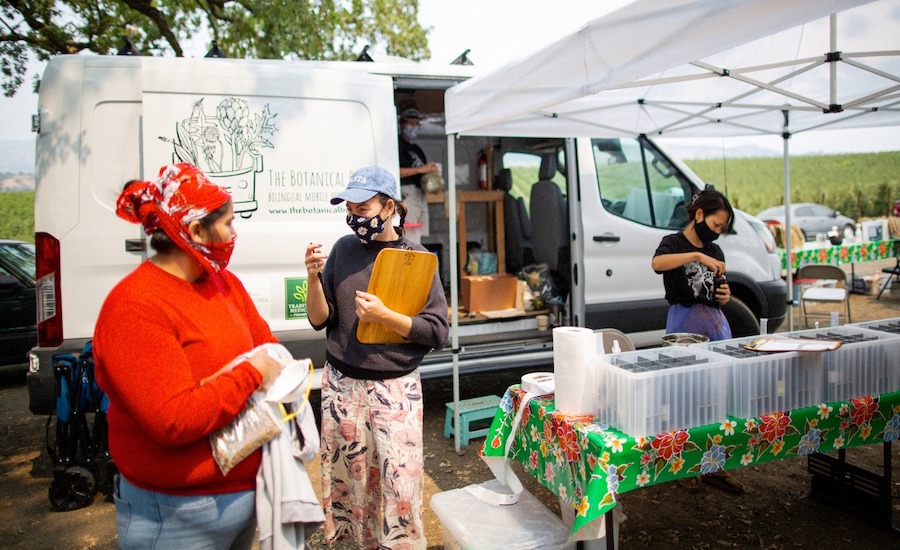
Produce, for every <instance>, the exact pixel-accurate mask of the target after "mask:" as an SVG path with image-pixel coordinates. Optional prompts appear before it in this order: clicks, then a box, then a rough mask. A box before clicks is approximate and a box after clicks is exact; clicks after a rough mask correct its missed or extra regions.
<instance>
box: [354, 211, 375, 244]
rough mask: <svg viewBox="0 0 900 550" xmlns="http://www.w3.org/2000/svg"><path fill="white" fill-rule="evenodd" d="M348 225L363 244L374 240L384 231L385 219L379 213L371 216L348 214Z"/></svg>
mask: <svg viewBox="0 0 900 550" xmlns="http://www.w3.org/2000/svg"><path fill="white" fill-rule="evenodd" d="M347 225H349V226H350V229H352V230H353V233H355V234H356V236H357V237H358V238H359V242H361V243H363V244H370V243H372V242H374V241H375V238H376V237H378V235H381V233H382V232H383V231H384V220H382V219H381V216H379V215H378V214H375V215H374V216H372V217H371V218H365V217H363V216H355V215H353V214H347Z"/></svg>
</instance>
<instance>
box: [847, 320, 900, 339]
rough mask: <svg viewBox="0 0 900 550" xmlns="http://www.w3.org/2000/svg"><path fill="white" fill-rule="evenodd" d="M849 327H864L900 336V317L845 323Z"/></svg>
mask: <svg viewBox="0 0 900 550" xmlns="http://www.w3.org/2000/svg"><path fill="white" fill-rule="evenodd" d="M845 326H848V327H862V328H867V329H869V330H877V331H879V332H887V333H889V334H896V335H898V336H900V317H894V318H893V319H882V320H880V321H866V322H864V323H850V324H848V325H845Z"/></svg>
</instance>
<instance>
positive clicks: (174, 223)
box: [116, 162, 234, 273]
mask: <svg viewBox="0 0 900 550" xmlns="http://www.w3.org/2000/svg"><path fill="white" fill-rule="evenodd" d="M230 199H231V195H229V194H228V192H227V191H226V190H225V189H224V188H223V187H220V186H219V185H216V184H215V183H213V182H211V181H210V180H209V178H207V177H206V174H204V173H203V172H201V171H200V169H198V168H197V167H196V166H194V165H192V164H188V163H186V162H182V163H178V164H169V165H167V166H163V167H162V168H160V169H159V178H157V180H156V181H155V182H150V181H133V182H131V183H129V184H128V185H127V186H126V187H125V190H124V191H122V194H121V195H119V199H118V201H116V215H117V216H119V217H120V218H122V219H123V220H126V221H129V222H131V223H139V224H141V225H143V226H144V232H145V233H146V234H147V235H152V234H153V232H154V231H158V230H162V231H164V232H165V234H166V235H168V237H169V238H170V239H172V241H173V242H174V243H175V244H176V245H177V246H178V247H179V248H181V249H182V250H184V251H185V252H187V253H188V254H190V255H191V256H192V257H193V258H194V259H196V260H197V261H198V262H200V265H202V266H203V267H204V269H206V270H207V271H209V272H210V273H214V272H217V271H220V270H221V269H223V268H224V267H225V265H224V264H223V262H221V261H217V260H216V259H214V258H212V257H210V256H211V250H210V248H209V246H207V245H204V244H197V243H195V242H194V241H193V240H191V237H190V235H189V234H188V225H189V224H190V223H191V222H192V221H194V220H201V219H203V218H204V217H206V216H207V215H208V214H210V213H211V212H214V211H215V210H216V209H218V208H219V207H220V206H222V205H223V204H225V203H226V202H228V201H229V200H230ZM231 246H234V245H233V243H232V245H231ZM225 263H227V262H225Z"/></svg>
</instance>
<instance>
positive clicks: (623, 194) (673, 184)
mask: <svg viewBox="0 0 900 550" xmlns="http://www.w3.org/2000/svg"><path fill="white" fill-rule="evenodd" d="M592 149H593V152H594V165H595V166H596V169H597V182H598V184H599V186H600V197H601V201H602V203H603V207H604V208H605V209H606V210H607V211H608V212H610V213H612V214H614V215H616V216H620V217H622V218H625V219H628V220H631V221H633V222H637V223H640V224H643V225H648V226H651V227H659V228H663V229H682V228H684V226H685V225H686V224H687V210H686V208H685V197H689V196H690V194H691V189H692V188H691V185H690V182H689V181H688V180H687V178H685V177H684V175H683V174H681V172H679V171H678V169H677V168H676V167H675V166H673V165H672V163H671V162H669V160H668V159H667V158H666V157H664V156H663V155H662V153H660V152H659V151H658V150H656V149H655V148H654V147H653V146H652V144H650V143H649V142H647V141H644V140H640V139H594V140H592Z"/></svg>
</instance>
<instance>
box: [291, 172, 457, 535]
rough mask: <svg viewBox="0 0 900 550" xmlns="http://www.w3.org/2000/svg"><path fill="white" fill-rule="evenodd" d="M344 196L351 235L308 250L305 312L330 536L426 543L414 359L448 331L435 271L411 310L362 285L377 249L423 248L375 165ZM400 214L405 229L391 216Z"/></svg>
mask: <svg viewBox="0 0 900 550" xmlns="http://www.w3.org/2000/svg"><path fill="white" fill-rule="evenodd" d="M342 202H346V203H347V225H348V226H350V229H351V231H352V234H350V235H346V236H344V237H342V238H340V239H339V240H338V241H337V242H336V243H335V244H334V247H333V248H332V250H331V254H330V255H328V256H327V261H326V256H325V254H324V253H323V252H322V251H321V247H322V245H321V244H319V243H311V244H310V245H309V246H308V247H307V249H306V269H307V271H308V273H309V288H308V290H307V315H308V317H309V322H310V324H312V326H313V328H314V329H316V330H321V329H323V328H324V329H326V351H325V365H324V369H323V370H324V372H323V374H322V390H321V398H322V429H321V433H322V498H323V501H324V507H325V539H326V541H328V543H329V544H330V543H332V542H334V541H336V540H338V539H351V540H352V541H353V542H354V543H355V544H356V545H357V547H358V548H408V549H424V548H426V546H427V545H426V541H425V530H424V524H423V521H422V519H423V518H422V514H423V489H424V487H423V483H424V471H425V463H424V456H423V455H424V449H423V441H422V419H423V401H422V397H423V396H422V383H421V380H420V378H419V370H418V366H419V364H420V363H421V361H422V358H423V357H424V356H425V354H427V353H428V352H429V351H431V350H432V349H435V348H440V347H442V346H443V345H444V344H445V343H446V341H447V337H448V334H449V331H450V327H449V324H448V322H447V299H446V297H445V296H444V290H443V286H442V285H441V281H440V278H439V277H438V274H437V273H435V275H434V277H433V279H432V280H431V283H430V288H429V292H428V298H427V300H426V303H425V306H424V308H423V309H422V310H421V311H420V312H419V313H418V314H416V315H413V316H407V315H403V314H401V313H398V312H396V311H393V310H391V309H389V308H388V307H386V306H385V304H384V303H383V302H382V301H381V299H379V297H378V296H375V295H374V294H369V293H368V292H366V290H367V289H368V284H369V278H370V277H371V275H372V271H373V268H374V265H375V258H376V257H377V256H378V253H379V252H381V251H382V250H385V249H388V248H399V249H407V250H419V251H424V250H425V248H424V247H423V246H422V245H420V244H417V243H414V242H412V241H410V240H409V239H407V238H406V237H405V236H404V235H403V229H402V227H403V220H404V217H405V215H406V207H405V205H404V204H403V203H402V202H401V200H400V195H399V193H398V190H397V180H396V179H395V178H394V176H393V175H392V174H391V173H390V172H388V171H387V170H385V169H384V168H380V167H377V166H370V167H366V168H362V169H360V170H357V171H356V172H355V173H354V174H353V175H352V176H351V177H350V181H349V182H348V183H347V187H346V188H345V189H344V190H343V191H341V192H340V193H339V194H338V195H337V196H335V197H334V198H333V199H331V203H332V204H340V203H342ZM395 214H397V215H399V217H400V226H399V227H394V226H393V225H392V224H391V219H392V218H393V217H394V215H395ZM360 321H365V322H375V323H381V324H382V325H384V326H385V327H387V328H389V329H390V330H392V331H394V332H396V333H398V334H399V335H401V336H403V337H404V338H405V339H406V340H408V341H407V342H404V343H400V344H364V343H361V342H360V341H359V339H357V336H356V331H357V327H358V326H359V323H360Z"/></svg>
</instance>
